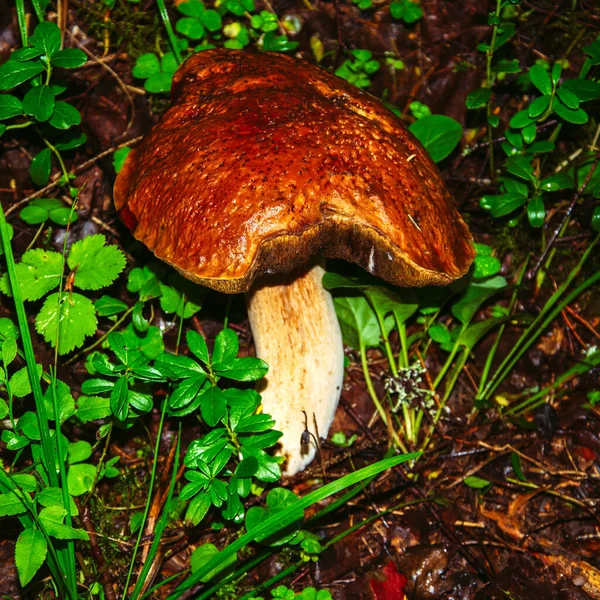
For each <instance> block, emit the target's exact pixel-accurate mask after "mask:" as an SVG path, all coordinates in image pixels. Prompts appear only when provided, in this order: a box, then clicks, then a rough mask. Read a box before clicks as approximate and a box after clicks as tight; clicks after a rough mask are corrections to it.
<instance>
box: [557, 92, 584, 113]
mask: <svg viewBox="0 0 600 600" xmlns="http://www.w3.org/2000/svg"><path fill="white" fill-rule="evenodd" d="M556 95H557V96H558V97H559V98H560V100H561V102H562V103H563V104H564V105H565V106H566V107H567V108H570V109H572V110H577V109H578V108H579V98H578V97H577V96H576V95H575V94H574V93H573V92H570V91H569V90H568V89H566V88H564V87H559V88H558V90H556Z"/></svg>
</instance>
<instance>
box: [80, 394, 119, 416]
mask: <svg viewBox="0 0 600 600" xmlns="http://www.w3.org/2000/svg"><path fill="white" fill-rule="evenodd" d="M77 403H78V408H77V416H78V417H79V418H80V419H81V420H82V421H83V422H84V423H87V422H88V421H95V420H96V419H104V418H106V417H109V416H110V415H111V414H112V411H111V408H110V399H109V398H101V397H99V396H80V397H79V399H78V400H77Z"/></svg>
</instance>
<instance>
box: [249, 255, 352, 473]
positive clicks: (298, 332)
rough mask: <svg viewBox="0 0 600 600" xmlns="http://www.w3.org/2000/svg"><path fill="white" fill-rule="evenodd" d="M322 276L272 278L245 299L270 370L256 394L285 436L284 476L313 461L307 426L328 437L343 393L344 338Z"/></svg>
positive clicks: (317, 271) (310, 272) (319, 272)
mask: <svg viewBox="0 0 600 600" xmlns="http://www.w3.org/2000/svg"><path fill="white" fill-rule="evenodd" d="M323 273H324V269H323V267H321V266H320V265H316V266H312V267H306V268H305V269H304V270H303V271H302V272H301V273H300V274H299V273H298V272H297V271H294V272H292V273H288V274H286V275H281V276H277V277H276V278H274V277H273V276H268V277H266V278H263V279H262V280H260V281H258V282H257V285H255V286H254V288H253V289H252V291H251V292H250V293H248V294H247V296H246V301H247V305H248V316H249V318H250V326H251V327H252V334H253V336H254V344H255V346H256V355H257V356H258V357H260V358H262V359H263V360H265V361H266V362H267V363H268V365H269V373H268V375H267V377H266V378H265V379H264V380H263V382H261V387H260V388H259V390H258V391H259V392H260V393H261V395H262V404H263V410H264V412H265V413H267V414H270V415H271V416H272V417H273V418H274V419H275V427H276V428H277V429H279V430H280V431H282V432H283V437H282V438H281V446H282V449H281V454H282V455H283V456H285V457H286V459H287V461H286V464H285V466H284V472H285V474H286V475H295V474H296V473H298V472H300V471H301V470H302V469H304V468H305V467H306V465H308V464H309V463H310V462H311V461H312V459H313V458H314V457H315V453H316V450H317V448H316V444H315V439H314V438H313V437H312V436H310V439H309V440H308V439H306V435H304V436H303V433H304V431H305V429H306V428H307V427H308V430H309V431H310V433H312V434H313V435H314V436H315V437H317V436H322V437H326V436H327V433H328V431H329V428H330V427H331V423H332V421H333V417H334V415H335V410H336V408H337V404H338V401H339V398H340V394H341V390H342V381H343V378H344V346H343V343H342V333H341V331H340V326H339V323H338V320H337V317H336V314H335V309H334V306H333V299H332V298H331V294H329V292H328V291H327V290H325V289H324V288H323V285H322V283H321V280H322V278H323ZM302 411H305V412H306V415H307V419H308V424H306V423H305V417H304V414H303V412H302ZM315 423H316V426H317V428H318V432H317V431H315V430H314V429H315V427H314V424H315ZM306 442H308V443H306Z"/></svg>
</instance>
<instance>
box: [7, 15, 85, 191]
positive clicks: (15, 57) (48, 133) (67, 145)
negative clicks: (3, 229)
mask: <svg viewBox="0 0 600 600" xmlns="http://www.w3.org/2000/svg"><path fill="white" fill-rule="evenodd" d="M86 60H87V58H86V55H85V53H84V52H83V51H82V50H79V49H78V48H67V49H64V50H61V35H60V29H59V28H58V27H57V26H56V25H55V24H54V23H48V22H46V21H43V22H41V23H40V24H38V25H37V26H36V28H35V31H34V33H33V35H31V36H29V37H28V38H27V36H25V35H23V48H21V49H19V50H15V51H14V52H13V53H12V54H11V55H10V58H9V60H8V61H6V62H5V63H4V64H2V65H0V91H7V90H15V93H13V94H3V95H0V121H5V120H9V119H17V122H15V123H9V124H8V125H6V124H0V136H1V135H2V134H3V133H5V132H7V131H11V130H15V129H23V128H26V127H35V128H36V129H37V131H38V133H39V135H40V137H41V140H42V142H43V143H44V145H45V146H46V147H45V148H44V149H43V150H41V151H40V152H39V153H38V154H37V155H36V156H35V157H34V158H33V160H32V161H31V166H30V169H29V171H30V175H31V179H32V180H33V182H34V183H35V184H36V185H39V186H44V185H46V184H47V183H48V180H49V179H50V173H51V169H52V156H55V157H56V159H57V161H58V163H59V165H60V168H61V171H62V179H61V181H62V183H65V184H66V183H68V181H69V179H70V175H69V173H68V172H67V169H66V167H65V164H64V161H63V158H62V156H61V152H62V151H68V150H73V149H75V148H78V147H79V146H81V145H82V144H84V143H85V141H86V137H85V136H84V135H82V134H81V135H70V136H69V135H64V134H62V132H63V131H65V130H67V129H69V128H71V127H72V126H74V125H79V124H80V123H81V114H80V113H79V111H78V110H77V109H76V108H75V107H74V106H72V105H71V104H69V103H68V102H63V101H61V100H57V99H56V98H57V96H59V95H60V94H62V93H63V92H64V91H65V90H66V87H64V86H62V85H60V84H58V83H55V82H54V77H53V75H54V73H55V69H57V68H58V69H75V68H77V67H80V66H82V65H83V64H85V62H86ZM24 84H27V85H26V88H25V91H22V88H21V87H20V86H22V85H24ZM57 134H60V135H57Z"/></svg>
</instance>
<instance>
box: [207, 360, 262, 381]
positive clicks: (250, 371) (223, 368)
mask: <svg viewBox="0 0 600 600" xmlns="http://www.w3.org/2000/svg"><path fill="white" fill-rule="evenodd" d="M213 358H214V356H213ZM213 369H214V370H215V372H216V373H218V374H219V375H220V376H221V377H226V378H227V379H233V380H235V381H256V380H258V379H261V378H262V377H264V376H265V375H266V374H267V372H268V370H269V366H268V365H267V363H266V362H265V361H264V360H261V359H260V358H251V357H246V358H234V359H233V360H231V361H229V362H227V363H217V362H213Z"/></svg>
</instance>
